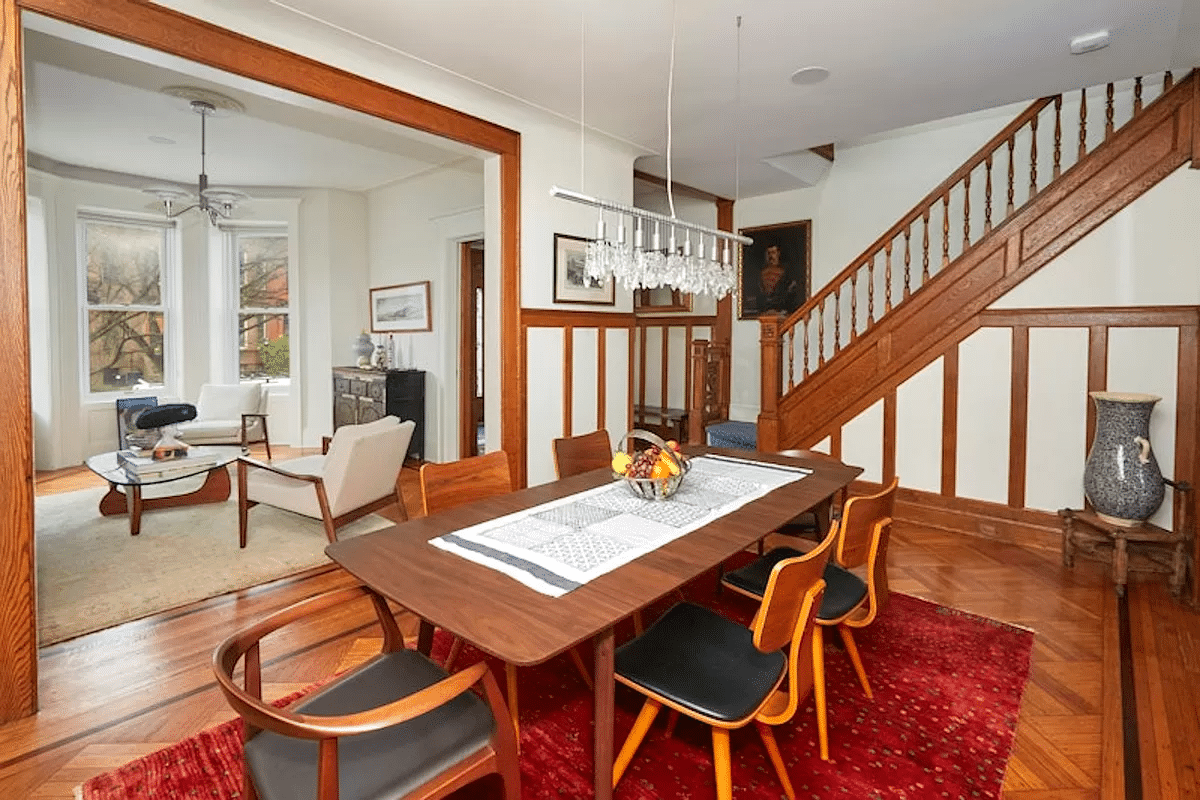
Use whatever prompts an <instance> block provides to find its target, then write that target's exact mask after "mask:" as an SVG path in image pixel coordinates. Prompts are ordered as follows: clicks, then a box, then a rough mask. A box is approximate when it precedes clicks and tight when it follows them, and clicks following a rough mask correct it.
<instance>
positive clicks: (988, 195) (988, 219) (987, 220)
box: [983, 153, 992, 236]
mask: <svg viewBox="0 0 1200 800" xmlns="http://www.w3.org/2000/svg"><path fill="white" fill-rule="evenodd" d="M983 163H984V164H985V165H986V168H985V169H984V174H985V175H986V176H987V180H986V181H984V184H983V235H984V236H987V235H988V234H989V233H991V232H992V154H991V153H988V154H987V158H986V159H985V160H984V162H983Z"/></svg>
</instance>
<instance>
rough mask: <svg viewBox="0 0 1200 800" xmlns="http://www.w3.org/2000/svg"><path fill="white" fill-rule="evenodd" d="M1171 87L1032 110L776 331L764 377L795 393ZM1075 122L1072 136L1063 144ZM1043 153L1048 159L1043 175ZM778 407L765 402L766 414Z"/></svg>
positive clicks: (1122, 90) (1133, 86) (1037, 104)
mask: <svg viewBox="0 0 1200 800" xmlns="http://www.w3.org/2000/svg"><path fill="white" fill-rule="evenodd" d="M1172 85H1173V78H1172V75H1171V73H1170V72H1165V73H1161V74H1160V75H1158V76H1155V77H1154V78H1149V79H1144V78H1141V77H1138V78H1135V79H1133V80H1132V81H1125V82H1122V83H1116V84H1113V83H1109V84H1107V86H1104V87H1092V88H1091V89H1082V90H1080V91H1079V92H1077V93H1071V94H1068V95H1061V94H1060V95H1055V96H1052V97H1044V98H1042V99H1040V100H1036V101H1034V102H1033V103H1031V104H1030V105H1029V106H1028V107H1027V108H1026V109H1025V110H1024V111H1023V112H1021V114H1020V115H1019V116H1017V118H1016V119H1014V120H1013V121H1012V122H1011V123H1009V124H1008V125H1007V126H1006V127H1005V128H1004V129H1003V130H1001V131H1000V132H999V133H998V134H996V135H995V136H993V137H992V138H991V140H990V141H988V143H987V144H985V145H984V146H983V147H981V148H980V149H979V150H978V151H976V153H975V154H974V155H973V156H971V157H970V158H969V159H968V160H967V161H966V162H965V163H964V164H963V165H962V166H961V167H959V168H958V169H957V170H955V171H954V172H953V173H952V174H951V175H950V177H948V178H946V180H944V181H943V182H942V183H941V184H939V185H938V186H937V188H935V189H934V190H933V191H931V192H930V193H929V194H927V195H926V196H925V197H924V199H922V200H921V201H920V202H918V203H917V204H916V205H915V206H914V207H913V208H912V210H911V211H909V212H908V213H907V214H905V215H904V216H903V217H901V219H900V221H899V222H897V223H896V224H895V225H893V226H892V227H891V228H889V229H888V230H887V231H886V232H885V233H884V234H883V235H882V236H880V237H879V238H878V239H876V240H875V242H874V243H872V244H871V246H870V247H868V248H867V249H866V250H865V251H864V252H863V253H862V254H861V255H859V256H858V257H857V258H855V259H854V260H853V261H851V262H850V265H849V266H847V267H846V268H845V269H843V270H842V271H841V272H839V273H838V274H837V275H836V276H835V277H834V278H833V279H832V280H831V281H829V282H828V283H827V284H826V285H825V286H824V287H823V288H822V289H820V290H819V291H817V292H816V293H815V294H813V296H812V297H810V298H809V299H808V301H807V302H805V303H804V304H803V305H802V306H801V307H800V308H799V309H797V310H796V311H795V312H793V313H792V314H791V315H790V316H789V317H787V318H786V319H785V320H783V321H782V322H781V323H780V324H779V327H778V329H777V330H778V334H777V335H778V337H779V345H780V350H781V352H782V357H781V358H780V359H779V361H778V363H777V364H767V363H764V364H763V370H764V377H765V375H766V370H768V369H779V370H781V371H782V374H781V375H780V378H781V380H780V383H778V384H776V385H777V386H779V387H780V388H781V390H782V393H786V392H787V391H789V390H791V389H792V388H793V387H794V386H795V385H796V382H797V377H798V376H799V378H800V379H801V380H803V379H804V378H807V377H808V376H809V375H810V374H812V373H813V372H815V371H816V370H818V369H820V368H821V367H822V366H823V365H824V364H825V363H826V362H827V361H828V360H829V359H831V358H833V356H835V355H837V353H839V352H840V351H841V350H842V349H843V348H844V347H846V346H847V345H849V344H850V343H852V342H853V341H854V340H855V339H857V338H858V337H859V336H861V335H862V334H863V333H865V332H866V331H867V330H869V329H870V328H871V327H872V326H874V325H876V324H878V322H879V321H880V320H881V319H882V318H883V317H884V316H885V315H886V314H887V313H888V312H890V311H891V310H892V309H893V308H896V307H897V306H899V305H900V304H902V303H903V302H905V301H906V300H908V298H909V297H911V296H912V295H913V294H914V293H915V292H917V291H919V290H920V289H921V288H922V287H924V286H925V285H926V284H927V283H929V281H931V280H933V279H935V278H936V277H937V275H938V273H939V272H940V271H941V270H942V269H944V268H945V267H946V266H947V265H949V264H950V262H951V261H953V260H954V259H956V258H958V257H959V256H960V255H962V254H963V253H965V252H966V251H968V250H969V249H970V248H972V247H973V246H975V245H976V244H978V242H979V241H980V240H981V239H982V238H983V237H985V236H987V235H988V234H990V233H991V232H992V231H993V230H994V229H995V228H997V227H999V226H1000V225H1002V224H1003V223H1004V222H1005V221H1006V220H1007V219H1009V218H1010V217H1012V216H1013V214H1014V213H1015V212H1016V211H1017V210H1018V209H1020V208H1022V207H1024V205H1025V204H1027V203H1029V202H1030V201H1031V200H1033V199H1034V198H1035V197H1037V196H1038V194H1039V192H1042V191H1045V189H1046V188H1047V187H1048V186H1049V185H1050V184H1051V183H1053V182H1054V181H1055V180H1057V179H1058V177H1059V176H1060V175H1061V174H1062V173H1063V172H1065V171H1066V170H1068V169H1070V167H1072V166H1074V165H1075V164H1076V163H1078V162H1079V161H1080V160H1082V159H1083V158H1084V157H1085V156H1086V155H1087V154H1088V153H1089V152H1091V151H1092V150H1094V149H1095V148H1096V147H1097V146H1099V145H1100V144H1102V143H1103V142H1104V141H1106V140H1107V139H1108V138H1109V137H1111V136H1112V135H1113V133H1114V132H1115V131H1117V130H1119V129H1120V128H1121V127H1123V126H1124V125H1125V124H1126V123H1127V122H1128V121H1129V120H1130V119H1133V117H1135V116H1137V115H1138V114H1139V113H1141V111H1142V109H1143V107H1144V106H1145V105H1148V104H1149V100H1147V99H1146V95H1147V94H1148V93H1154V99H1157V98H1158V97H1161V96H1162V95H1163V94H1166V92H1167V91H1168V90H1169V89H1170V88H1171V86H1172ZM1118 96H1119V97H1120V98H1121V100H1122V103H1121V104H1120V105H1118V103H1117V98H1118ZM1125 100H1128V103H1127V104H1126V103H1125V102H1124V101H1125ZM1091 106H1096V107H1098V108H1097V109H1096V110H1094V111H1090V109H1089V107H1091ZM1089 113H1092V114H1093V115H1096V116H1098V115H1099V114H1100V113H1102V114H1103V124H1097V123H1096V122H1089ZM1118 114H1120V119H1119V120H1118ZM1072 117H1073V118H1075V119H1077V120H1078V123H1077V127H1078V130H1077V132H1076V134H1075V136H1073V137H1072V139H1065V138H1064V130H1063V129H1064V124H1067V125H1069V124H1070V122H1067V123H1064V119H1066V120H1070V119H1072ZM1039 152H1041V153H1049V159H1048V160H1049V161H1050V164H1049V166H1048V167H1047V166H1046V164H1045V163H1044V162H1043V163H1041V164H1039V160H1038V159H1039ZM1039 169H1041V172H1040V173H1039ZM997 185H998V188H997ZM797 350H799V353H797ZM777 374H778V373H777ZM764 388H765V385H764ZM774 400H775V399H774V398H766V397H764V398H763V410H764V411H766V410H768V407H771V408H773V407H774V406H775V401H774Z"/></svg>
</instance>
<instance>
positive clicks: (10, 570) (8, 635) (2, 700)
mask: <svg viewBox="0 0 1200 800" xmlns="http://www.w3.org/2000/svg"><path fill="white" fill-rule="evenodd" d="M0 85H2V86H3V89H2V90H0V102H2V103H3V106H4V112H3V113H4V118H5V121H6V123H7V124H6V125H5V132H4V136H3V137H0V164H2V165H3V167H2V169H3V179H2V180H0V308H2V309H3V312H2V313H0V332H2V335H3V336H4V341H6V342H8V343H9V346H8V347H4V348H0V365H2V366H3V369H4V373H5V375H6V376H7V380H6V381H5V386H6V387H8V388H7V392H6V394H5V397H4V401H3V402H0V426H3V430H4V448H3V449H2V450H0V467H2V468H0V475H3V479H0V505H2V506H3V508H4V514H3V517H2V518H0V597H2V598H3V620H4V621H3V623H2V624H0V723H2V722H10V721H12V720H15V719H20V718H21V717H27V716H29V715H30V714H33V713H35V712H36V711H37V620H36V619H35V617H34V608H35V603H34V600H35V593H34V571H33V570H34V566H33V423H32V410H31V406H30V400H29V309H28V307H27V305H26V299H27V298H28V296H29V294H28V286H27V276H26V268H25V168H24V164H25V141H24V131H25V123H24V118H23V114H22V108H23V101H22V97H21V88H22V84H21V15H20V12H19V11H18V9H17V6H16V3H15V2H13V0H0Z"/></svg>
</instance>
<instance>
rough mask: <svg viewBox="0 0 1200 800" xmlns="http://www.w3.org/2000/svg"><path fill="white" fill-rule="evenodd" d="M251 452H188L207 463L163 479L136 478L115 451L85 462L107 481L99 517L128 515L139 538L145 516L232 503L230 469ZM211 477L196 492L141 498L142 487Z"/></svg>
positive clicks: (234, 448)
mask: <svg viewBox="0 0 1200 800" xmlns="http://www.w3.org/2000/svg"><path fill="white" fill-rule="evenodd" d="M248 452H249V450H248V449H247V448H244V447H242V446H241V445H208V446H192V447H190V448H188V457H189V458H193V457H194V458H200V459H204V463H203V464H201V465H196V466H195V467H194V468H189V467H187V466H185V465H182V464H181V465H180V467H181V468H180V469H179V470H177V471H174V472H169V473H166V474H161V475H146V476H137V475H133V474H131V473H129V472H127V471H126V469H125V467H124V466H122V465H121V462H120V461H119V460H118V459H117V453H116V452H115V451H113V452H109V453H100V454H98V455H94V456H92V457H91V458H89V459H88V460H87V461H86V462H84V463H86V464H87V467H88V469H90V470H91V471H92V472H94V473H96V474H97V475H99V476H100V477H101V478H104V480H106V481H108V494H106V495H104V497H102V498H100V513H101V514H102V515H104V516H106V517H110V516H114V515H116V514H128V515H129V534H130V535H131V536H137V535H138V534H139V533H140V532H141V530H142V512H143V511H149V510H153V509H156V508H171V507H173V506H192V505H199V504H201V503H223V502H225V501H226V500H228V499H229V488H230V483H229V470H228V469H227V467H228V465H229V464H231V463H232V462H234V461H236V460H237V459H238V457H239V456H242V455H245V454H246V453H248ZM204 473H208V475H207V477H206V478H205V479H204V484H203V485H202V486H201V487H200V488H199V489H196V490H195V491H191V492H186V493H184V494H174V495H167V496H165V497H147V498H143V497H142V487H143V486H150V485H153V484H159V483H171V482H172V481H178V480H183V479H184V478H193V477H195V476H197V475H203V474H204Z"/></svg>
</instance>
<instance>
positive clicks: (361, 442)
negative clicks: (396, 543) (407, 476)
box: [238, 416, 416, 547]
mask: <svg viewBox="0 0 1200 800" xmlns="http://www.w3.org/2000/svg"><path fill="white" fill-rule="evenodd" d="M415 427H416V423H415V422H413V421H412V420H406V421H404V422H401V421H400V420H398V419H397V418H396V417H390V416H389V417H383V418H382V419H377V420H375V421H374V422H368V423H365V424H363V425H343V426H342V427H340V428H338V429H337V431H335V432H334V434H333V438H332V439H331V440H330V443H329V448H328V452H326V453H325V454H324V455H313V456H302V457H300V458H293V459H289V460H287V461H281V462H279V463H277V464H267V463H264V462H262V461H259V460H257V459H254V458H249V457H242V458H241V459H239V460H238V534H239V541H240V543H241V546H242V547H245V546H246V526H247V520H248V517H249V513H248V512H249V510H250V508H251V507H253V506H255V505H258V504H259V503H265V504H266V505H269V506H275V507H276V508H282V509H284V510H286V511H293V512H295V513H297V514H303V515H304V516H306V517H312V518H313V519H319V520H321V522H322V523H323V524H324V525H325V535H326V536H327V537H328V538H329V541H330V542H336V541H337V529H338V528H340V527H341V526H343V525H345V524H346V523H348V522H352V521H353V520H356V519H358V518H359V517H363V516H366V515H367V514H370V513H371V512H373V511H378V510H380V509H381V508H385V507H387V506H389V505H391V504H392V503H396V504H397V505H399V506H400V511H401V513H403V514H404V517H405V519H407V518H408V509H407V508H405V506H404V497H403V495H402V494H401V493H400V483H399V480H400V468H401V467H402V466H403V465H404V455H405V453H407V452H408V442H409V440H410V439H411V438H412V434H413V429H414V428H415Z"/></svg>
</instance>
